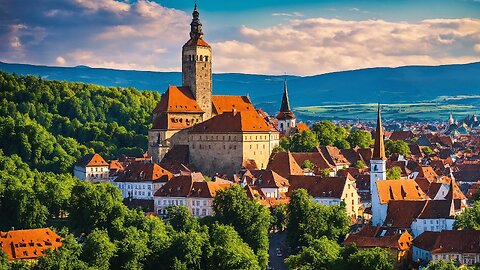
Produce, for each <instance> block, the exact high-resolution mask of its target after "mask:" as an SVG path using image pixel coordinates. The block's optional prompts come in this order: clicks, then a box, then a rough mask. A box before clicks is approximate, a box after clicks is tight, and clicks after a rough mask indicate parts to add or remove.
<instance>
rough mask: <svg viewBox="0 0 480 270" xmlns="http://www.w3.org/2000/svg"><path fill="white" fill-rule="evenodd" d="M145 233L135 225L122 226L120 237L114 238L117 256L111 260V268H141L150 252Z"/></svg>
mask: <svg viewBox="0 0 480 270" xmlns="http://www.w3.org/2000/svg"><path fill="white" fill-rule="evenodd" d="M147 242H148V239H147V234H146V233H145V232H143V231H141V230H138V229H137V228H135V227H128V228H124V229H123V231H122V235H121V238H119V240H115V242H114V243H115V245H116V246H117V250H118V251H117V256H116V257H115V258H114V259H113V260H112V266H113V267H112V269H125V270H127V269H133V270H136V269H138V270H140V269H143V263H144V262H145V260H146V258H147V257H148V255H149V254H150V250H149V249H148V246H147Z"/></svg>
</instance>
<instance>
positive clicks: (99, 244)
mask: <svg viewBox="0 0 480 270" xmlns="http://www.w3.org/2000/svg"><path fill="white" fill-rule="evenodd" d="M115 252H116V247H115V244H113V243H112V242H110V238H109V237H108V233H107V231H105V230H98V229H94V230H93V231H92V232H91V233H90V234H89V235H88V237H87V240H86V241H85V244H84V246H83V251H82V255H81V258H82V260H83V261H84V262H86V263H88V265H89V266H90V267H93V268H95V269H99V270H102V269H104V270H108V269H110V259H111V258H112V257H113V256H114V255H115Z"/></svg>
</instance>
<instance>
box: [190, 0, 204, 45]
mask: <svg viewBox="0 0 480 270" xmlns="http://www.w3.org/2000/svg"><path fill="white" fill-rule="evenodd" d="M199 16H200V13H199V12H198V7H197V3H195V7H194V9H193V12H192V17H193V18H192V22H191V23H190V38H191V39H201V38H203V32H202V23H201V22H200V19H199Z"/></svg>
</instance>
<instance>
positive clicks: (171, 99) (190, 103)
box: [153, 86, 203, 114]
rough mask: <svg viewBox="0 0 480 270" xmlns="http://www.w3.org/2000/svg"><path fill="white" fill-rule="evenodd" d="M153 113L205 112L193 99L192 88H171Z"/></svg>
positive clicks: (164, 94)
mask: <svg viewBox="0 0 480 270" xmlns="http://www.w3.org/2000/svg"><path fill="white" fill-rule="evenodd" d="M153 112H154V113H156V114H159V113H161V112H181V113H188V112H191V113H203V110H202V109H201V108H200V106H199V105H198V103H197V101H196V100H195V98H194V97H193V95H192V92H191V90H190V87H188V86H169V87H168V90H167V91H166V92H165V93H163V94H162V97H161V99H160V102H159V103H158V104H157V107H155V109H154V110H153Z"/></svg>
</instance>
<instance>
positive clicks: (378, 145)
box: [372, 103, 386, 160]
mask: <svg viewBox="0 0 480 270" xmlns="http://www.w3.org/2000/svg"><path fill="white" fill-rule="evenodd" d="M372 159H373V160H379V159H386V157H385V144H384V142H383V128H382V116H381V115H380V103H378V112H377V129H376V131H375V144H374V146H373V157H372Z"/></svg>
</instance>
